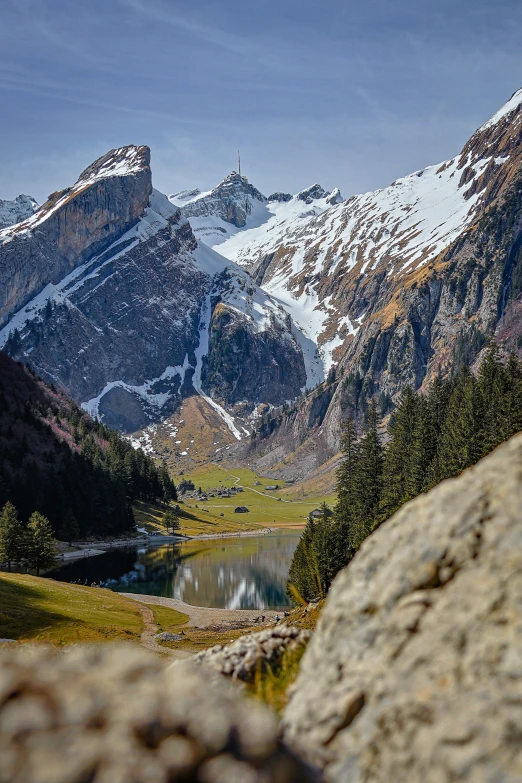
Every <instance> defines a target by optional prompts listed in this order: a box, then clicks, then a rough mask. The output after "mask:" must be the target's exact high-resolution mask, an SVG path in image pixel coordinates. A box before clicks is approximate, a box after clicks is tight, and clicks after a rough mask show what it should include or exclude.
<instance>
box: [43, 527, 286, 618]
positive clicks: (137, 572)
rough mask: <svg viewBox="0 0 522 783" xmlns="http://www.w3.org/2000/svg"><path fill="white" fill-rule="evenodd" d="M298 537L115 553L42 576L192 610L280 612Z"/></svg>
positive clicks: (151, 547)
mask: <svg viewBox="0 0 522 783" xmlns="http://www.w3.org/2000/svg"><path fill="white" fill-rule="evenodd" d="M300 535H301V532H300V531H293V530H281V531H277V532H274V533H270V534H268V535H261V536H244V537H242V538H239V537H237V538H220V539H206V540H198V539H192V540H190V541H186V542H185V541H184V542H182V543H168V544H160V545H157V544H153V543H148V542H146V543H144V544H139V545H136V546H131V547H125V548H119V549H113V550H111V551H109V552H105V553H104V554H103V555H97V556H96V557H89V558H84V559H82V560H76V561H73V562H71V563H68V564H65V565H63V566H62V567H60V568H58V569H55V570H54V571H51V572H49V573H48V574H46V576H49V577H51V578H53V579H58V580H60V581H64V582H72V581H77V580H78V579H80V580H81V581H82V582H85V580H87V584H91V583H92V582H97V583H99V582H100V581H103V582H106V581H107V580H114V581H111V582H110V584H109V585H108V586H109V587H110V588H111V589H112V590H117V591H120V592H131V593H144V594H149V595H161V596H166V597H168V598H179V599H181V600H182V601H185V602H186V603H188V604H193V605H195V606H211V607H218V608H226V609H284V608H286V607H288V606H289V604H290V602H289V600H288V598H287V596H286V592H285V591H286V580H287V577H288V570H289V568H290V563H291V561H292V556H293V554H294V551H295V548H296V546H297V542H298V541H299V537H300Z"/></svg>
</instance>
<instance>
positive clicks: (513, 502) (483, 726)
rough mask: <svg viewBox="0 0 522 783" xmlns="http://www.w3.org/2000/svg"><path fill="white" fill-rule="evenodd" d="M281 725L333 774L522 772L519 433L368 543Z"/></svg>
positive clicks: (340, 584)
mask: <svg viewBox="0 0 522 783" xmlns="http://www.w3.org/2000/svg"><path fill="white" fill-rule="evenodd" d="M284 733H285V737H286V740H287V741H288V742H290V744H291V746H292V747H293V748H294V749H297V750H299V752H300V753H301V754H302V755H303V756H304V757H305V758H307V759H308V760H309V761H312V762H315V763H317V764H319V765H321V766H322V767H325V768H326V779H327V780H328V781H331V783H341V782H342V783H362V781H364V783H377V782H379V783H391V782H392V781H393V782H396V783H399V781H400V782H402V781H410V782H411V781H422V782H423V783H424V782H425V783H435V782H436V783H443V782H445V781H448V783H449V781H469V783H472V781H473V783H478V782H479V781H480V782H483V783H485V782H486V781H491V783H493V781H495V782H496V781H506V783H507V781H510V783H514V781H522V742H521V738H522V434H520V435H517V436H515V437H514V438H512V439H511V440H510V441H508V442H507V443H505V444H503V445H502V446H500V447H499V448H498V449H496V450H495V451H494V452H493V453H492V454H490V455H489V456H488V457H486V458H485V459H483V460H482V461H481V462H480V463H478V465H476V466H475V467H473V468H470V469H469V470H467V471H465V472H464V473H463V474H462V475H461V476H460V477H459V478H456V479H451V480H448V481H445V482H443V483H442V484H440V485H439V486H438V487H436V488H435V489H433V490H432V491H431V492H429V493H427V494H424V495H421V496H420V497H418V498H416V499H415V500H413V501H411V502H410V503H408V504H407V505H406V506H404V507H403V508H402V509H401V510H400V511H399V512H397V513H396V514H395V515H394V516H393V517H392V518H391V519H390V520H389V521H388V522H386V523H385V524H384V525H382V526H381V527H380V528H379V529H378V530H377V531H376V532H375V533H374V534H373V535H372V536H370V537H369V538H368V539H367V540H366V541H365V542H364V543H363V545H362V547H361V549H360V551H359V552H358V554H357V555H356V557H355V558H354V560H353V561H352V562H351V563H350V564H349V566H348V567H347V568H346V569H345V570H344V571H342V572H341V573H340V574H339V576H338V577H337V579H336V580H335V582H334V584H333V586H332V588H331V591H330V594H329V596H328V599H327V602H326V605H325V608H324V610H323V613H322V615H321V617H320V619H319V623H318V627H317V630H316V632H315V634H314V637H313V639H312V642H311V643H310V645H309V647H308V649H307V651H306V653H305V655H304V658H303V660H302V662H301V669H300V673H299V676H298V678H297V681H296V683H295V684H294V686H293V689H292V692H291V695H290V701H289V704H288V706H287V708H286V712H285V716H284Z"/></svg>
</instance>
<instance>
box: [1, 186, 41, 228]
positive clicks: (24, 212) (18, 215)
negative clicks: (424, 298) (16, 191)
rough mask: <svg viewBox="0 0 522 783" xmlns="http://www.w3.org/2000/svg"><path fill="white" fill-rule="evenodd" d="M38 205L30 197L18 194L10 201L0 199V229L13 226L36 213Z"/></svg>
mask: <svg viewBox="0 0 522 783" xmlns="http://www.w3.org/2000/svg"><path fill="white" fill-rule="evenodd" d="M38 208H39V204H38V202H37V201H36V199H34V198H33V197H32V196H25V195H24V194H20V195H19V196H17V197H16V198H15V199H13V200H12V201H4V200H3V199H0V229H1V228H7V227H8V226H14V225H16V223H20V222H21V221H22V220H26V219H27V218H28V217H31V215H32V214H33V213H34V212H36V210H37V209H38Z"/></svg>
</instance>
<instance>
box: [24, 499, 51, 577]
mask: <svg viewBox="0 0 522 783" xmlns="http://www.w3.org/2000/svg"><path fill="white" fill-rule="evenodd" d="M56 554H57V551H56V540H55V538H54V536H53V531H52V528H51V525H50V523H49V520H48V519H47V518H46V517H44V516H43V514H40V513H39V512H38V511H35V512H34V513H33V514H31V516H30V518H29V524H28V525H27V534H26V552H25V555H24V563H25V564H26V565H27V566H28V568H30V569H32V570H34V571H36V576H39V575H40V569H42V568H51V567H52V566H53V565H54V564H55V561H56Z"/></svg>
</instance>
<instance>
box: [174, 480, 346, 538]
mask: <svg viewBox="0 0 522 783" xmlns="http://www.w3.org/2000/svg"><path fill="white" fill-rule="evenodd" d="M187 478H190V479H192V481H193V482H194V484H195V485H196V487H201V488H202V489H203V490H205V489H210V488H212V487H233V486H234V485H235V484H239V485H240V486H242V487H243V488H244V490H245V491H244V492H242V493H240V494H238V495H236V496H235V497H233V498H230V499H227V498H224V499H221V498H210V499H209V500H208V501H206V502H205V501H204V502H201V501H200V502H198V501H195V500H189V501H187V502H186V503H185V507H186V508H187V509H189V508H190V510H191V511H192V512H193V513H195V512H196V511H197V512H199V513H201V510H202V509H206V512H207V514H208V516H211V515H212V516H214V515H217V519H220V518H221V519H222V521H223V520H227V521H230V522H234V521H237V517H238V516H240V515H239V514H234V509H235V507H236V506H239V505H241V506H243V505H244V506H247V508H248V509H250V511H249V513H248V514H245V515H244V517H248V519H245V522H244V523H243V525H244V527H245V528H248V526H250V527H252V526H256V525H260V526H263V527H267V526H270V527H302V526H303V525H304V524H305V522H306V518H307V517H308V514H309V513H310V511H312V510H313V509H314V508H316V507H317V506H318V505H319V504H320V503H321V502H322V501H323V500H324V501H326V502H327V503H329V504H333V502H334V495H327V496H324V495H322V494H320V492H319V493H315V492H313V491H310V492H309V493H308V492H307V491H305V490H304V489H303V488H302V486H300V485H298V486H293V485H288V486H284V482H282V481H277V480H276V479H272V478H266V477H262V476H260V475H258V474H256V473H254V472H253V471H252V470H250V469H249V468H230V469H228V468H226V467H221V466H218V465H206V466H203V467H201V468H199V469H198V470H195V471H193V472H192V473H190V474H187ZM237 479H239V481H237ZM256 481H260V482H261V486H255V482H256ZM275 484H279V485H280V486H281V487H282V489H281V490H277V491H275V492H273V491H270V492H266V493H265V491H264V487H265V486H266V485H271V486H273V485H275ZM260 492H263V493H264V494H259V493H260ZM279 497H280V498H282V500H281V501H278V500H277V498H279ZM196 505H197V506H198V509H196V508H195V506H196ZM203 513H205V512H203ZM207 514H206V515H207ZM220 514H223V517H220V516H219V515H220ZM252 523H254V524H253V525H252Z"/></svg>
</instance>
